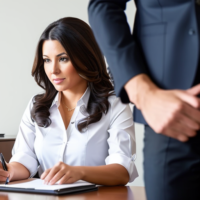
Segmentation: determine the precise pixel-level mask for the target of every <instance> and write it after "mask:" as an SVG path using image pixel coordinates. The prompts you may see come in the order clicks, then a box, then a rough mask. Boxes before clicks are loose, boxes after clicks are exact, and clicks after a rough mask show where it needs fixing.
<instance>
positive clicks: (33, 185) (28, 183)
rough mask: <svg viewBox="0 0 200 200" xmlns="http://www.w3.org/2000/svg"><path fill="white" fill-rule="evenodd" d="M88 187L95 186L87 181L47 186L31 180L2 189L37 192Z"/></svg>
mask: <svg viewBox="0 0 200 200" xmlns="http://www.w3.org/2000/svg"><path fill="white" fill-rule="evenodd" d="M87 185H94V184H92V183H88V182H86V181H82V180H80V181H77V182H75V183H72V184H62V185H59V184H57V183H56V184H55V185H45V184H44V180H41V179H35V178H30V179H26V180H22V181H13V182H10V183H8V185H5V184H0V187H13V188H25V189H31V188H32V189H33V188H34V189H36V190H59V189H63V188H72V187H78V186H87Z"/></svg>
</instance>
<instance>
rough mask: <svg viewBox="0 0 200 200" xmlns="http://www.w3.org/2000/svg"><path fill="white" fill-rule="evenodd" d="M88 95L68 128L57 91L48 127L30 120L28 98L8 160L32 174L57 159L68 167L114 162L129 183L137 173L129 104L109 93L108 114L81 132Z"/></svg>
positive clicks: (84, 96) (79, 102)
mask: <svg viewBox="0 0 200 200" xmlns="http://www.w3.org/2000/svg"><path fill="white" fill-rule="evenodd" d="M89 96H90V90H89V88H87V90H86V91H85V93H84V94H83V96H82V97H81V99H80V100H79V101H78V103H77V106H76V108H75V110H74V113H73V115H72V117H71V121H70V123H69V126H68V128H67V130H66V129H65V125H64V123H63V120H62V117H61V114H60V112H59V109H58V107H59V105H60V100H61V94H60V93H59V92H58V94H57V95H56V97H55V99H54V101H53V103H52V105H51V107H50V119H51V122H52V123H51V125H50V126H49V127H47V128H42V127H39V126H38V125H37V124H36V123H35V122H33V121H32V120H31V115H30V113H31V108H32V106H33V102H32V99H31V100H30V102H29V104H28V106H27V108H26V110H25V112H24V115H23V117H22V120H21V123H20V127H19V132H18V135H17V138H16V142H15V145H14V148H13V157H12V158H11V160H10V162H19V163H21V164H22V165H24V166H25V167H26V168H27V169H28V170H29V171H30V174H31V177H32V176H34V175H35V174H36V172H37V171H38V172H39V175H41V174H42V173H43V172H44V171H45V170H46V169H49V168H52V167H53V166H54V165H55V164H57V163H58V162H59V161H62V162H64V163H66V164H68V165H71V166H100V165H109V164H113V163H116V164H120V165H122V166H124V167H125V168H126V169H127V171H128V173H129V177H130V179H129V182H132V181H133V180H134V179H135V178H136V177H137V176H138V173H137V169H136V167H135V164H134V160H135V158H136V155H135V133H134V123H133V118H132V113H131V110H130V107H129V105H125V104H122V103H121V101H120V100H119V98H117V97H116V96H110V97H109V99H108V100H109V102H110V105H111V106H110V107H109V110H108V113H107V114H106V115H105V114H103V115H102V118H101V120H100V121H98V122H96V123H93V124H90V125H89V126H88V128H87V129H86V130H85V132H83V133H81V132H79V131H78V129H77V124H78V122H79V120H81V119H83V118H85V117H86V116H87V113H86V112H84V110H85V108H86V107H87V103H88V100H89Z"/></svg>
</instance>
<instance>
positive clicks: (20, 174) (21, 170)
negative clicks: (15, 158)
mask: <svg viewBox="0 0 200 200" xmlns="http://www.w3.org/2000/svg"><path fill="white" fill-rule="evenodd" d="M7 167H8V172H9V174H10V178H9V180H10V181H16V180H23V179H27V178H29V177H30V172H29V170H28V169H27V168H26V167H25V166H24V165H22V164H20V163H18V162H12V163H9V164H7Z"/></svg>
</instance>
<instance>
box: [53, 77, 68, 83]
mask: <svg viewBox="0 0 200 200" xmlns="http://www.w3.org/2000/svg"><path fill="white" fill-rule="evenodd" d="M64 80H65V78H57V79H53V82H54V83H55V84H60V83H62V82H63V81H64Z"/></svg>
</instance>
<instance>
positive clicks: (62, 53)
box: [56, 52, 67, 57]
mask: <svg viewBox="0 0 200 200" xmlns="http://www.w3.org/2000/svg"><path fill="white" fill-rule="evenodd" d="M63 54H65V55H67V54H66V53H65V52H63V53H60V54H58V55H57V56H56V57H59V56H62V55H63Z"/></svg>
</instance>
